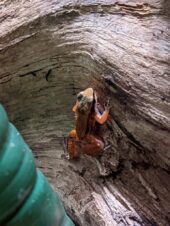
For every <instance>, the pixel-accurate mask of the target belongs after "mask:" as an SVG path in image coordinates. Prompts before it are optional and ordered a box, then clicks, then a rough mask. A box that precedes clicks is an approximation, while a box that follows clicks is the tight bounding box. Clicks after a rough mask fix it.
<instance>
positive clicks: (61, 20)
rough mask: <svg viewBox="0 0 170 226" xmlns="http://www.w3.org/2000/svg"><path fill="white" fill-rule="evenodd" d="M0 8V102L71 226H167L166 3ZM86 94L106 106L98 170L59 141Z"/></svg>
mask: <svg viewBox="0 0 170 226" xmlns="http://www.w3.org/2000/svg"><path fill="white" fill-rule="evenodd" d="M0 8H1V12H0V21H1V23H0V101H1V102H2V103H3V104H4V106H5V107H6V109H7V111H8V112H9V116H10V119H11V120H12V122H14V123H15V125H16V126H17V127H18V129H19V130H20V131H21V132H22V134H23V136H24V138H25V139H26V141H27V142H28V143H29V144H30V146H31V147H32V149H33V151H34V154H35V156H36V158H37V165H38V166H39V167H40V168H42V170H43V171H44V173H45V174H46V176H47V177H48V178H49V180H50V181H51V183H52V184H53V185H54V187H55V189H56V190H57V191H58V192H59V194H60V195H61V197H62V199H63V200H64V203H65V206H66V208H67V210H68V212H69V213H70V215H71V216H72V218H73V219H74V220H75V221H76V222H77V224H78V225H83V226H84V225H87V226H88V225H92V226H93V225H94V226H96V225H100V226H101V225H108V226H110V225H168V224H169V221H170V220H169V212H168V211H169V209H170V206H169V203H170V200H169V198H170V197H169V187H170V179H169V166H170V152H169V147H170V139H169V134H170V132H169V131H170V93H169V87H170V79H169V71H170V67H169V50H170V45H169V36H170V34H169V18H170V14H169V12H170V3H169V2H168V1H163V0H162V1H161V0H160V1H156V0H150V1H149V0H142V1H140V2H139V1H136V0H128V1H125V0H119V1H111V0H110V1H109V0H107V1H106V0H105V1H104V0H103V1H102V0H100V1H99V0H96V1H92V0H89V1H69V0H65V1H56V0H52V1H42V0H35V1H10V0H8V1H7V0H6V1H1V3H0ZM88 86H92V87H95V88H96V89H97V90H98V92H99V93H100V96H101V98H100V99H101V101H102V102H105V100H106V98H108V97H110V98H111V104H112V105H113V107H112V110H111V114H110V115H111V122H109V123H108V125H107V126H106V128H105V137H107V139H109V140H110V141H111V142H112V144H113V146H112V148H111V149H110V150H108V151H107V152H105V153H104V155H103V156H102V158H101V159H100V162H97V161H96V160H95V159H93V158H90V157H86V156H83V157H82V158H81V159H80V160H79V161H78V162H68V161H67V160H65V159H64V158H63V153H64V151H63V146H62V140H63V139H62V137H63V136H66V135H67V133H68V132H69V131H70V130H71V129H72V128H73V126H74V118H73V114H72V113H71V107H72V105H73V103H74V102H75V99H76V96H75V95H76V93H77V92H79V91H80V90H81V89H84V88H86V87H88ZM104 174H105V175H107V174H110V176H105V177H104V176H101V175H104Z"/></svg>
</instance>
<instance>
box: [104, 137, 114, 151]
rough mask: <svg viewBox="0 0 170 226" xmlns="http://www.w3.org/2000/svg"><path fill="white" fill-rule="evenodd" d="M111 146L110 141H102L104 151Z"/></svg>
mask: <svg viewBox="0 0 170 226" xmlns="http://www.w3.org/2000/svg"><path fill="white" fill-rule="evenodd" d="M111 147H112V144H111V142H110V141H108V140H106V141H105V142H104V149H103V150H104V151H106V150H108V149H109V148H111Z"/></svg>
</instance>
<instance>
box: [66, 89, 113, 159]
mask: <svg viewBox="0 0 170 226" xmlns="http://www.w3.org/2000/svg"><path fill="white" fill-rule="evenodd" d="M108 105H109V103H107V105H106V106H105V110H104V111H103V113H102V114H101V113H100V111H99V109H98V106H99V103H98V101H97V95H96V93H95V91H94V90H93V88H88V89H86V90H84V91H82V92H80V93H78V95H77V102H76V104H75V105H74V107H73V109H72V110H73V112H74V113H75V119H76V128H75V129H73V130H71V132H70V133H69V136H68V138H67V143H66V146H67V151H68V154H69V158H70V159H76V158H77V157H79V155H80V153H83V154H87V155H90V156H96V157H97V156H100V155H101V154H102V152H103V150H104V149H105V143H104V141H103V140H102V138H101V137H99V136H98V135H97V133H96V126H97V124H100V125H102V124H103V123H105V122H106V121H107V119H108V116H109V106H108Z"/></svg>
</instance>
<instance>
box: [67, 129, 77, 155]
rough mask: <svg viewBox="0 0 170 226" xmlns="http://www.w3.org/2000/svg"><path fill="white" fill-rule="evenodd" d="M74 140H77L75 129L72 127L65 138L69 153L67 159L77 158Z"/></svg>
mask: <svg viewBox="0 0 170 226" xmlns="http://www.w3.org/2000/svg"><path fill="white" fill-rule="evenodd" d="M76 142H77V133H76V130H75V129H73V130H71V132H70V133H69V135H68V138H67V150H68V154H69V159H76V158H78V156H79V154H78V150H77V148H76Z"/></svg>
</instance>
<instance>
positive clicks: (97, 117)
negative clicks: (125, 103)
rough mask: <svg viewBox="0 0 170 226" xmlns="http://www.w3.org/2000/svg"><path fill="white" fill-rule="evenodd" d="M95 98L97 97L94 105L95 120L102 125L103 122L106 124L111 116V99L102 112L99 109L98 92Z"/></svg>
mask: <svg viewBox="0 0 170 226" xmlns="http://www.w3.org/2000/svg"><path fill="white" fill-rule="evenodd" d="M94 98H95V105H94V110H95V121H96V122H98V123H99V124H101V125H102V124H104V123H105V122H106V121H107V119H108V117H109V109H110V102H109V100H108V101H107V104H106V106H105V110H104V112H103V113H102V114H101V113H100V111H99V109H98V102H97V95H96V93H95V95H94Z"/></svg>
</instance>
